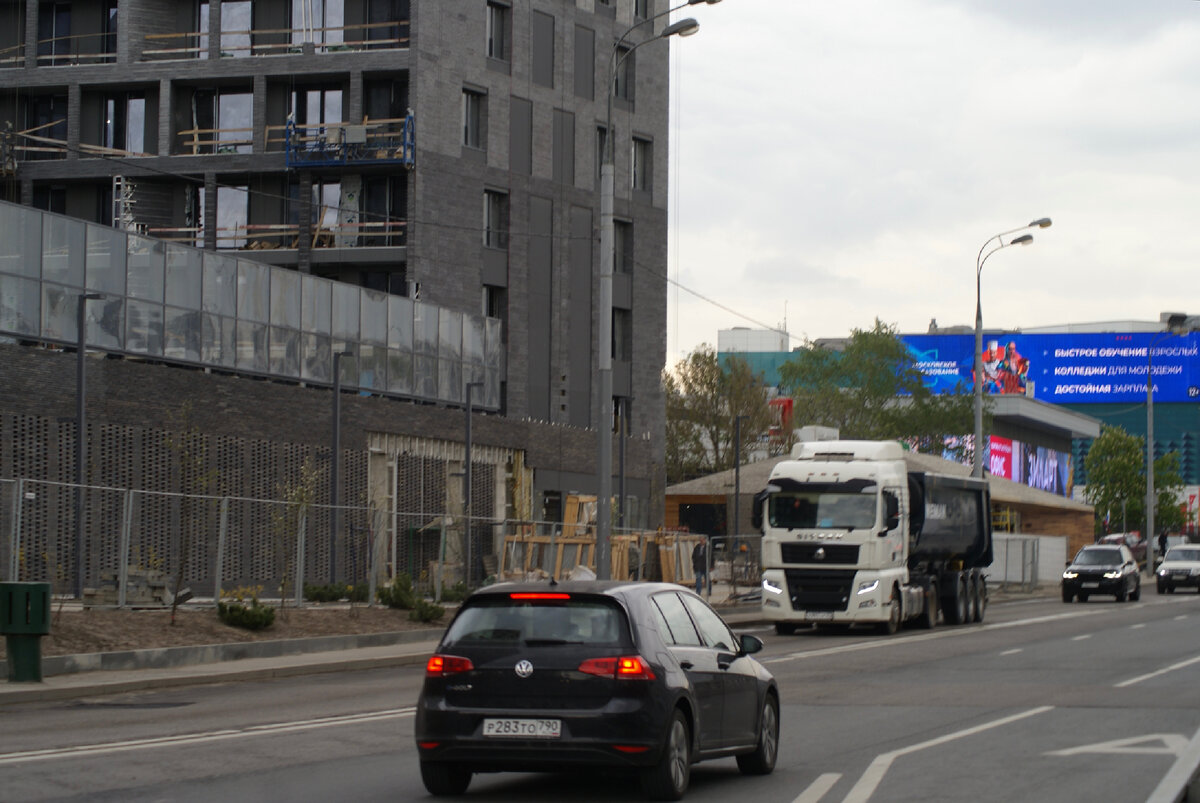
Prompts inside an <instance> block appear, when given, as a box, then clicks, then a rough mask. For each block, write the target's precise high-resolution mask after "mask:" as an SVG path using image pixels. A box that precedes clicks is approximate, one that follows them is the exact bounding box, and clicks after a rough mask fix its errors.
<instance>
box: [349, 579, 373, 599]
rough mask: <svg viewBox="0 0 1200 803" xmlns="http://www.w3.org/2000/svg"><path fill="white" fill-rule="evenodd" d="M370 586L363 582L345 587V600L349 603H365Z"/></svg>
mask: <svg viewBox="0 0 1200 803" xmlns="http://www.w3.org/2000/svg"><path fill="white" fill-rule="evenodd" d="M370 590H371V589H370V586H369V585H368V584H367V583H366V582H365V581H364V582H361V583H359V584H358V585H353V586H346V598H347V599H348V600H350V601H351V602H366V601H367V594H368V593H369V592H370Z"/></svg>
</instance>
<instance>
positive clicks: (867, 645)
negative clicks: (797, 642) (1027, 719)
mask: <svg viewBox="0 0 1200 803" xmlns="http://www.w3.org/2000/svg"><path fill="white" fill-rule="evenodd" d="M1102 613H1105V611H1103V610H1101V609H1099V608H1097V609H1096V610H1092V611H1074V612H1072V613H1055V614H1050V615H1048V616H1034V617H1032V618H1029V619H1017V620H1015V621H1012V622H997V623H995V624H983V625H979V626H976V627H962V628H947V629H945V630H940V631H936V632H933V633H922V634H919V635H913V636H909V635H905V636H903V637H901V638H878V637H873V638H871V639H867V640H863V641H856V642H854V643H853V644H842V645H839V646H837V647H822V648H820V649H815V650H805V651H802V652H793V653H788V654H786V655H781V656H778V657H776V658H760V659H758V661H759V663H762V664H778V663H783V662H784V661H794V660H796V659H797V658H819V657H823V656H826V655H841V654H843V653H847V652H859V651H860V650H875V649H880V648H882V647H901V646H904V645H907V644H916V643H919V642H922V641H932V640H934V639H942V638H951V637H955V636H969V635H971V634H972V633H979V632H982V631H986V630H1005V629H1008V628H1010V627H1024V626H1026V625H1037V624H1043V623H1045V622H1057V621H1061V620H1063V619H1078V618H1081V617H1084V616H1099V615H1100V614H1102Z"/></svg>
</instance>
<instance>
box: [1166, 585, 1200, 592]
mask: <svg viewBox="0 0 1200 803" xmlns="http://www.w3.org/2000/svg"><path fill="white" fill-rule="evenodd" d="M1157 588H1158V593H1160V594H1165V593H1167V587H1166V586H1165V585H1163V584H1162V583H1159V584H1158V586H1157ZM1198 590H1200V589H1198Z"/></svg>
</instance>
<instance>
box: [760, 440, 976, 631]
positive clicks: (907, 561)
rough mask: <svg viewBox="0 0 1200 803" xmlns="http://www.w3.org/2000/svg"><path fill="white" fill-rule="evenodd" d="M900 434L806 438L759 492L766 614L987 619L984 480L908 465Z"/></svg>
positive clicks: (921, 621) (789, 627)
mask: <svg viewBox="0 0 1200 803" xmlns="http://www.w3.org/2000/svg"><path fill="white" fill-rule="evenodd" d="M906 454H907V453H906V451H905V449H904V448H903V447H902V446H901V445H900V444H899V443H897V442H895V441H818V442H812V443H799V444H797V445H796V446H795V447H794V448H793V450H792V456H791V459H790V460H785V461H783V462H781V463H779V464H778V465H777V466H776V467H775V468H774V470H773V471H772V472H771V477H770V480H769V481H768V484H767V487H766V488H765V489H763V490H762V491H761V492H760V493H759V494H758V495H757V496H756V497H755V504H754V512H753V519H754V526H755V527H756V528H760V529H761V531H762V534H763V542H762V569H763V571H762V611H763V615H764V617H765V618H766V619H768V620H769V621H772V622H774V624H775V630H776V631H777V632H778V633H780V634H789V633H793V632H795V631H796V629H797V628H799V627H801V626H808V625H812V624H818V625H821V624H826V625H834V624H841V625H853V624H872V625H875V626H877V627H878V628H879V629H880V630H881V631H882V632H884V633H894V632H896V629H897V628H898V627H899V626H900V624H901V623H902V622H905V621H910V620H911V621H915V622H916V623H917V624H918V625H920V626H921V627H926V628H932V627H935V626H936V625H937V622H938V613H939V611H940V612H941V614H942V617H943V619H944V621H945V622H946V623H947V624H956V625H957V624H966V623H968V622H981V621H983V617H984V613H985V611H986V610H987V598H988V595H987V581H986V578H985V576H984V574H983V569H985V568H986V567H988V566H990V565H991V563H992V527H991V502H990V498H989V496H988V486H987V483H986V481H984V480H978V479H973V478H970V477H960V476H950V475H945V474H933V473H928V472H925V471H920V470H910V467H909V464H908V462H907V461H906V459H905V455H906Z"/></svg>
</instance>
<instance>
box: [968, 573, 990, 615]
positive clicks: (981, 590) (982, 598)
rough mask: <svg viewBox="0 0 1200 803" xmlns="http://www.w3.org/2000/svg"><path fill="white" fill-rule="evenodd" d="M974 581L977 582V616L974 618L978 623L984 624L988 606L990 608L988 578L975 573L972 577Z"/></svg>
mask: <svg viewBox="0 0 1200 803" xmlns="http://www.w3.org/2000/svg"><path fill="white" fill-rule="evenodd" d="M972 579H973V580H974V581H975V616H974V619H975V621H976V622H982V621H983V617H984V615H985V614H987V606H988V590H987V578H986V577H984V576H983V575H982V574H979V573H975V574H974V575H972Z"/></svg>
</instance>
